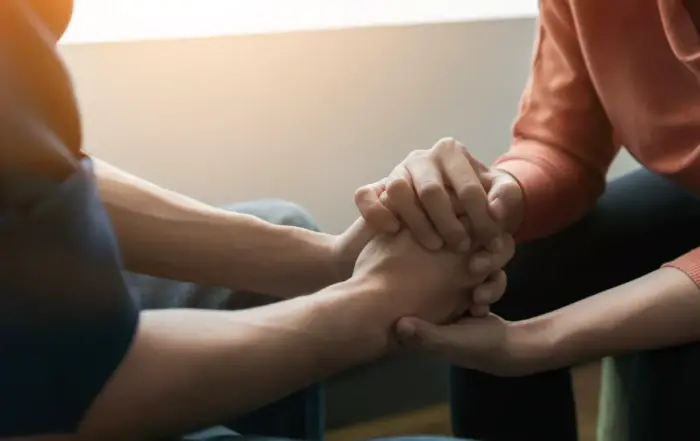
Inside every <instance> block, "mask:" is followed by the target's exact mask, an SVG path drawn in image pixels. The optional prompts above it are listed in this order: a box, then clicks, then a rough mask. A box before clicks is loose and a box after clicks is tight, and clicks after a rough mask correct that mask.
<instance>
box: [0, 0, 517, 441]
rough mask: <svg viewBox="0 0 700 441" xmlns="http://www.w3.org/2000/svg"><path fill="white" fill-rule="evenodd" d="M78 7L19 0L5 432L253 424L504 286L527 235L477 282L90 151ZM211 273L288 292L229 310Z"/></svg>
mask: <svg viewBox="0 0 700 441" xmlns="http://www.w3.org/2000/svg"><path fill="white" fill-rule="evenodd" d="M71 10H72V4H71V2H70V1H68V0H31V1H28V0H2V1H0V438H5V437H13V438H12V439H32V440H34V439H41V440H62V441H65V440H100V441H109V440H118V441H126V440H129V441H131V440H151V439H154V440H155V439H164V438H167V439H170V437H181V436H185V435H184V434H187V433H191V432H194V431H196V430H200V429H203V428H207V427H210V426H214V425H216V424H220V423H222V422H227V421H234V420H236V418H239V417H240V418H241V419H240V420H239V421H245V418H246V417H245V415H246V414H247V413H248V412H250V411H253V410H255V409H257V408H260V407H263V406H264V405H266V404H268V403H271V402H274V401H275V400H277V399H280V398H282V397H284V396H287V395H289V394H292V393H293V392H295V391H297V390H300V389H303V388H304V387H306V386H308V385H311V384H312V383H314V382H315V381H318V380H320V379H323V378H324V377H326V376H328V375H330V374H332V373H334V372H337V371H339V370H342V369H344V368H347V367H350V366H352V365H356V364H359V363H363V362H368V361H371V360H373V359H376V358H378V357H381V356H383V355H385V354H387V353H389V352H390V351H391V350H392V348H394V347H395V346H396V345H395V340H394V338H393V335H392V327H393V325H394V323H395V322H396V321H397V320H398V319H400V318H401V317H404V316H415V317H419V318H423V319H425V320H428V321H430V322H434V323H442V322H445V321H447V320H450V319H453V318H455V317H458V316H459V315H460V314H462V313H464V312H465V311H466V310H467V309H468V308H469V307H470V305H471V297H470V295H467V294H465V292H469V291H470V290H471V289H472V288H474V287H475V286H477V285H479V286H480V287H481V288H480V289H491V290H494V291H499V290H502V289H503V286H497V285H489V284H488V282H484V281H486V280H489V279H487V277H488V276H489V275H490V274H491V273H493V272H496V271H500V269H501V268H502V266H503V265H504V264H505V263H506V262H507V261H508V260H509V259H510V257H511V256H512V253H513V249H512V246H506V247H504V249H503V250H502V251H501V252H500V253H497V254H488V257H489V259H490V261H491V262H492V265H491V267H490V268H485V269H483V271H482V272H481V273H479V274H475V273H474V272H470V271H466V270H465V269H466V268H467V265H468V264H469V262H466V261H465V259H468V258H470V257H473V256H472V255H467V254H464V253H454V252H450V251H447V250H439V251H428V250H425V249H424V248H422V247H421V246H420V245H418V244H417V243H416V242H414V241H413V239H412V238H411V237H410V233H408V232H400V233H398V234H396V235H375V234H374V233H373V232H372V231H371V230H370V229H369V228H368V227H367V226H366V225H365V224H364V222H363V221H362V220H358V221H357V222H356V223H354V224H353V225H352V226H351V227H350V228H349V229H348V230H347V231H346V232H344V233H343V234H341V235H338V236H334V235H328V234H322V233H319V232H316V231H313V229H312V228H308V227H311V226H312V225H311V224H310V220H309V218H308V215H306V214H305V212H303V210H301V209H299V208H298V207H296V206H293V205H291V204H286V203H282V202H271V203H269V204H268V205H267V206H266V208H255V207H253V208H249V209H245V208H244V211H245V210H247V211H250V212H251V213H252V215H251V214H242V213H234V212H231V211H229V210H223V209H216V208H213V207H210V206H208V205H205V204H203V203H200V202H197V201H194V200H192V199H189V198H187V197H184V196H181V195H179V194H176V193H174V192H171V191H168V190H165V189H162V188H159V187H157V186H155V185H153V184H151V183H148V182H146V181H143V180H141V179H139V178H137V177H135V176H132V175H130V174H127V173H125V172H123V171H121V170H119V169H117V168H115V167H112V166H110V165H108V164H106V163H104V162H101V161H99V160H97V159H95V158H91V157H90V156H89V155H87V154H85V153H84V152H83V149H82V142H81V126H80V118H79V111H78V109H77V105H76V100H75V97H74V93H73V89H72V86H71V82H70V79H69V77H68V74H67V71H66V69H65V67H64V65H63V64H62V61H61V59H60V57H59V56H58V55H57V52H56V49H55V45H56V41H57V40H58V38H59V37H60V35H61V33H62V32H63V30H64V29H65V27H66V25H67V23H68V21H69V19H70V16H71ZM280 213H281V214H280ZM256 215H257V216H256ZM259 217H267V218H274V220H276V221H277V222H278V223H281V224H287V225H276V224H275V223H273V222H269V221H266V220H262V219H260V218H259ZM304 227H307V228H304ZM509 244H512V241H510V242H509ZM483 253H487V252H486V251H483ZM126 270H129V271H130V272H131V273H127V272H126ZM134 273H139V274H141V275H140V276H134ZM134 277H136V279H135V278H134ZM497 279H498V280H502V278H497ZM133 280H139V283H140V284H141V287H142V288H143V287H144V286H153V284H154V283H155V285H158V284H159V283H161V284H162V283H165V284H168V283H171V282H170V281H169V280H184V281H187V282H190V285H187V284H184V285H182V284H181V285H177V286H178V287H180V288H181V287H183V286H184V287H185V288H184V290H185V291H184V292H181V294H182V295H181V296H180V297H179V300H178V299H176V300H172V299H169V300H166V301H165V303H166V304H168V305H166V306H180V307H183V308H169V309H161V310H148V311H141V308H140V307H141V305H140V304H139V301H141V300H142V299H137V298H136V297H137V296H136V294H135V292H136V291H135V290H134V289H133V286H132V285H133V284H132V282H133ZM482 282H484V283H482ZM149 283H150V285H149ZM172 283H181V282H172ZM182 283H184V282H182ZM195 283H196V284H198V285H197V286H199V285H202V286H221V287H226V288H227V289H233V288H235V289H237V290H244V291H249V292H260V293H268V294H271V295H274V296H275V297H278V298H282V299H286V301H283V302H279V303H275V304H271V305H267V306H262V307H258V308H252V309H246V310H238V311H220V310H213V309H215V308H219V307H221V306H227V305H228V303H227V302H229V300H231V299H229V297H231V298H235V297H236V296H235V295H234V296H229V297H226V296H224V297H226V299H225V300H221V299H222V298H219V300H217V301H215V302H214V303H209V304H203V303H202V302H200V300H201V299H198V298H197V296H198V295H199V294H202V291H201V290H200V291H197V290H196V289H195V288H192V289H194V290H195V292H194V294H193V293H192V292H191V290H190V291H188V289H190V288H191V287H193V286H195V285H193V284H195ZM213 292H214V294H217V293H219V291H216V290H214V291H213ZM309 293H313V294H310V295H303V294H309ZM205 294H207V293H204V294H202V297H207V296H206V295H205ZM153 295H154V296H157V293H156V294H153ZM171 295H172V291H171ZM214 297H216V295H215V296H214ZM207 298H209V299H211V296H209V297H207ZM183 299H184V300H183ZM151 300H152V301H154V302H155V303H158V299H155V300H153V299H151ZM231 301H233V302H234V303H235V299H233V300H231ZM169 302H170V303H169ZM173 302H174V303H173ZM217 302H218V303H217ZM224 303H225V305H224ZM202 306H204V307H206V308H209V309H202V308H201V307H202ZM302 407H303V406H302ZM242 424H243V423H242ZM266 424H267V425H272V424H273V423H272V422H271V420H270V421H268V422H267V423H265V422H264V421H263V422H262V424H261V427H263V428H264V427H265V426H266ZM243 425H245V424H243ZM234 428H236V427H235V424H234ZM319 430H320V429H319ZM239 432H241V433H244V432H250V433H252V434H258V435H260V434H261V433H255V429H251V430H248V431H239ZM208 433H209V435H208V436H210V437H211V438H212V439H214V438H216V437H217V436H235V435H234V434H233V432H232V431H222V432H208ZM217 433H218V434H217ZM319 433H320V432H317V433H315V434H310V433H309V432H303V431H299V432H297V433H282V432H280V433H272V434H269V433H267V434H265V435H276V436H287V437H303V436H310V437H314V436H315V437H320V436H321V435H320V434H319ZM36 436H39V438H35V437H36ZM193 436H194V435H193ZM199 436H207V435H206V434H203V435H202V434H200V435H199ZM216 439H221V438H216Z"/></svg>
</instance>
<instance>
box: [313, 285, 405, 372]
mask: <svg viewBox="0 0 700 441" xmlns="http://www.w3.org/2000/svg"><path fill="white" fill-rule="evenodd" d="M327 291H328V292H326V293H323V294H321V295H320V296H318V301H319V302H320V303H321V304H322V305H323V306H322V307H321V309H322V310H323V313H322V314H323V316H324V317H331V318H332V320H331V321H332V326H333V328H334V329H336V330H337V332H338V333H339V334H343V335H345V338H342V339H340V341H344V342H345V343H343V345H344V346H345V345H347V346H345V348H346V349H345V350H353V351H358V352H360V353H361V355H360V357H361V358H362V359H363V361H371V360H372V359H375V358H379V357H381V356H383V355H385V354H386V353H387V352H388V351H389V350H390V348H391V346H392V341H393V339H392V337H391V336H392V330H393V326H394V323H395V322H396V321H397V320H398V319H399V317H398V316H397V313H396V312H394V311H392V309H393V308H391V307H390V305H387V303H389V302H388V301H387V296H386V289H385V287H384V284H383V283H382V282H381V281H380V280H377V279H376V278H371V277H351V278H349V279H348V280H345V281H343V282H340V283H337V284H335V285H333V286H331V287H329V288H328V290H327Z"/></svg>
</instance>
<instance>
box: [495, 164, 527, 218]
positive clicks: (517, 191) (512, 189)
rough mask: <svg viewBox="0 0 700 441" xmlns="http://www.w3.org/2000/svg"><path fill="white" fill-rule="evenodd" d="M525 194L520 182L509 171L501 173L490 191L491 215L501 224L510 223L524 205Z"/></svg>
mask: <svg viewBox="0 0 700 441" xmlns="http://www.w3.org/2000/svg"><path fill="white" fill-rule="evenodd" d="M522 200H523V194H522V189H521V188H520V185H519V184H518V182H517V181H516V180H515V179H514V178H513V177H512V176H510V175H509V174H507V173H499V174H498V175H497V176H496V177H495V178H494V179H493V181H492V183H491V188H490V189H489V193H488V204H489V210H490V211H491V215H492V216H493V217H494V219H496V222H498V223H499V224H500V225H501V226H505V225H508V224H509V223H510V222H511V221H512V219H510V218H511V217H513V215H515V214H516V213H519V210H520V207H521V206H522Z"/></svg>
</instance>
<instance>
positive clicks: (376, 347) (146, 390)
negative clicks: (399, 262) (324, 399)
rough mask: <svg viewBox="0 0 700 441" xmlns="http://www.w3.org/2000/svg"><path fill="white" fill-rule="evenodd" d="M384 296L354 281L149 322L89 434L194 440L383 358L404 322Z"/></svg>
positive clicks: (96, 408)
mask: <svg viewBox="0 0 700 441" xmlns="http://www.w3.org/2000/svg"><path fill="white" fill-rule="evenodd" d="M378 297H381V292H379V291H378V290H377V289H375V288H374V287H373V286H372V285H371V284H368V283H366V282H357V281H355V280H354V279H353V280H350V281H347V282H344V283H341V284H338V285H334V286H332V287H329V288H327V289H325V290H324V291H322V292H319V293H318V294H315V295H311V296H304V297H299V298H296V299H292V300H289V301H285V302H281V303H277V304H274V305H271V306H265V307H261V308H255V309H250V310H245V311H238V312H219V311H198V310H165V311H153V312H146V313H143V314H142V321H141V325H140V330H139V331H138V334H137V337H136V339H135V343H134V344H133V347H132V349H131V351H130V353H129V354H128V355H127V357H126V359H125V361H124V362H123V363H122V365H121V367H120V368H119V369H118V371H117V373H116V374H115V375H114V377H113V379H112V380H111V382H110V383H109V384H108V385H107V387H106V389H105V390H104V391H103V393H102V394H101V395H100V396H99V397H98V399H97V401H96V402H95V403H94V405H93V407H92V409H91V410H90V412H89V413H88V415H87V417H86V418H85V420H84V422H83V424H82V426H81V433H82V434H84V436H85V438H86V439H100V440H105V441H108V440H112V439H115V440H122V439H133V440H141V439H161V438H164V437H167V436H170V435H176V434H180V433H185V432H187V431H190V430H194V429H196V428H198V427H205V426H207V425H211V424H215V423H221V422H222V421H227V420H228V421H230V420H231V419H232V418H234V417H235V416H237V415H239V414H241V413H243V412H246V411H249V410H251V409H253V408H256V407H258V406H261V405H263V404H265V403H268V402H271V401H273V400H274V399H276V398H279V397H282V396H284V395H286V394H288V393H291V392H292V391H294V390H297V389H300V388H302V387H304V386H306V385H308V384H310V383H312V382H314V381H316V380H319V379H321V378H323V377H325V376H328V375H330V374H332V373H334V372H336V371H339V370H342V369H344V368H347V367H349V366H351V365H354V364H357V363H362V362H366V361H370V360H372V359H374V358H377V357H379V356H381V355H382V354H383V353H384V352H385V350H386V348H387V341H388V335H389V329H390V327H391V323H392V322H393V320H394V319H395V318H394V317H393V316H390V315H391V314H387V313H386V312H385V310H384V309H383V308H378V307H377V305H376V304H375V300H374V299H377V298H378ZM144 409H147V411H144Z"/></svg>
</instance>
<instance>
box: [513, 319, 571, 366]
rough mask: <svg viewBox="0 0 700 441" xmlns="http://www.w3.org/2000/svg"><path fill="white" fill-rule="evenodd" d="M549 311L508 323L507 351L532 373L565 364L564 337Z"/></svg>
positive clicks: (566, 355)
mask: <svg viewBox="0 0 700 441" xmlns="http://www.w3.org/2000/svg"><path fill="white" fill-rule="evenodd" d="M555 322H556V318H554V317H552V315H551V314H547V315H542V316H538V317H535V318H532V319H527V320H521V321H516V322H511V323H510V324H509V337H508V341H509V345H508V347H509V352H510V357H511V359H513V360H517V361H518V363H517V364H519V365H520V366H522V367H523V371H524V373H527V374H531V373H537V372H543V371H547V370H550V369H555V368H558V367H561V366H567V365H568V364H569V363H568V358H569V357H568V353H569V351H568V349H567V345H566V344H565V341H566V340H565V339H562V338H561V333H560V330H559V329H558V327H557V326H556V323H555Z"/></svg>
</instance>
